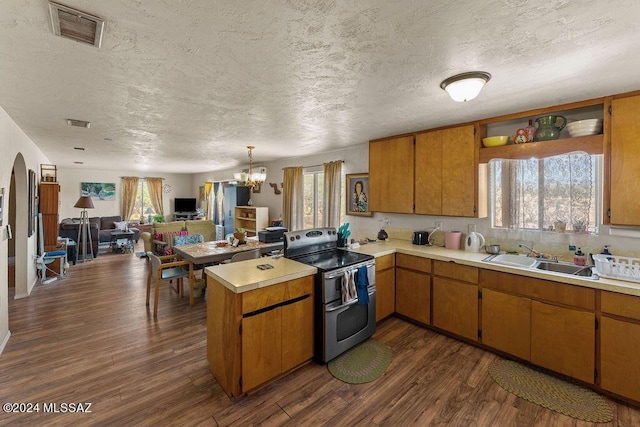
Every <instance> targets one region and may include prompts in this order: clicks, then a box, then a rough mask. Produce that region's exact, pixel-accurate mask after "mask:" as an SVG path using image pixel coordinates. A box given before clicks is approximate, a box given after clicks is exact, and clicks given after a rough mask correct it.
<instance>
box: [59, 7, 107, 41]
mask: <svg viewBox="0 0 640 427" xmlns="http://www.w3.org/2000/svg"><path fill="white" fill-rule="evenodd" d="M49 14H50V15H51V26H52V27H53V33H54V34H55V35H57V36H60V37H65V38H69V39H71V40H75V41H77V42H80V43H86V44H90V45H92V46H95V47H97V48H100V45H101V44H102V34H103V33H104V19H102V18H99V17H97V16H93V15H91V14H88V13H84V12H81V11H79V10H76V9H73V8H71V7H68V6H64V5H62V4H58V3H55V2H52V1H50V2H49Z"/></svg>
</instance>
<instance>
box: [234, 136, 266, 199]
mask: <svg viewBox="0 0 640 427" xmlns="http://www.w3.org/2000/svg"><path fill="white" fill-rule="evenodd" d="M247 148H248V149H249V173H247V172H244V171H242V172H238V173H234V174H233V177H234V178H235V180H236V181H238V184H239V185H242V186H244V187H250V188H251V189H253V187H255V186H256V185H261V184H262V183H263V182H264V180H265V179H267V172H266V169H265V168H260V172H255V173H254V172H253V155H252V151H253V149H254V148H256V147H254V146H253V145H247Z"/></svg>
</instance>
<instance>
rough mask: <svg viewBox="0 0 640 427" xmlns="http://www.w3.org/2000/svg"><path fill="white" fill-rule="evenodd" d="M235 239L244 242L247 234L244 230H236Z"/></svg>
mask: <svg viewBox="0 0 640 427" xmlns="http://www.w3.org/2000/svg"><path fill="white" fill-rule="evenodd" d="M233 237H235V238H236V239H238V241H240V242H244V239H245V238H246V237H247V232H246V230H245V229H244V228H236V230H235V231H234V232H233Z"/></svg>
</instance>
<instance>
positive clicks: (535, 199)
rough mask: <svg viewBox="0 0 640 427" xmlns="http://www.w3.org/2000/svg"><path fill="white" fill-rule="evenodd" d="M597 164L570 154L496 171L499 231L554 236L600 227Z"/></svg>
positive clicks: (503, 164) (502, 166) (508, 165)
mask: <svg viewBox="0 0 640 427" xmlns="http://www.w3.org/2000/svg"><path fill="white" fill-rule="evenodd" d="M595 161H596V160H595V158H594V157H593V156H590V155H589V154H586V153H571V154H564V155H560V156H554V157H548V158H545V159H539V160H538V159H527V160H502V161H501V162H499V164H497V165H496V181H495V183H494V185H495V188H494V194H495V197H496V202H497V203H496V221H495V223H496V225H498V226H500V225H502V226H506V227H509V228H512V229H538V230H552V229H555V227H556V226H557V224H558V223H564V224H565V225H566V226H567V228H568V229H570V227H572V226H573V227H576V226H578V224H583V225H584V226H585V227H587V228H594V227H595V225H596V224H595V218H596V213H595V197H596V194H595V191H596V184H595V169H596V165H595Z"/></svg>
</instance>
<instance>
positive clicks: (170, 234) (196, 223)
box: [140, 220, 216, 252]
mask: <svg viewBox="0 0 640 427" xmlns="http://www.w3.org/2000/svg"><path fill="white" fill-rule="evenodd" d="M194 234H201V235H202V237H203V240H204V241H205V242H211V241H213V240H215V239H216V227H215V225H214V224H213V221H210V220H190V221H171V222H154V223H153V228H152V229H151V233H147V232H144V233H142V234H141V235H140V237H141V238H142V241H143V242H144V251H145V252H149V251H151V252H155V251H156V249H157V248H156V245H155V243H154V240H155V241H163V242H165V243H166V249H170V248H171V247H173V239H174V238H175V237H177V236H186V235H194Z"/></svg>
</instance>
